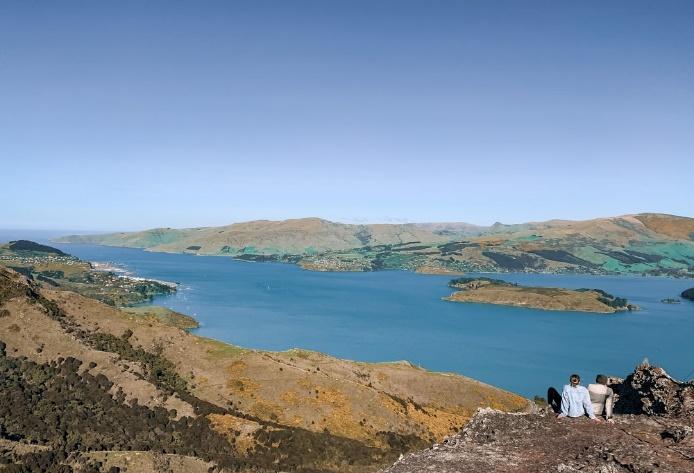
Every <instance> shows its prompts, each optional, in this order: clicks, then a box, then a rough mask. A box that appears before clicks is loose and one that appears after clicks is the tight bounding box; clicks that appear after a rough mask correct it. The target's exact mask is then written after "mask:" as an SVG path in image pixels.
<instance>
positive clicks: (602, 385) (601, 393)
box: [588, 374, 614, 422]
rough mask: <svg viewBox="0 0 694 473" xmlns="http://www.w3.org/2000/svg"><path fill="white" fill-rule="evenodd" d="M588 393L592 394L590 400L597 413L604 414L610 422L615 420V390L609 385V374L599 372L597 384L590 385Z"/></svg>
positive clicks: (596, 379)
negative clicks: (613, 409) (613, 414)
mask: <svg viewBox="0 0 694 473" xmlns="http://www.w3.org/2000/svg"><path fill="white" fill-rule="evenodd" d="M588 394H589V395H590V402H591V404H592V405H593V412H594V413H595V415H597V416H602V415H604V416H605V419H607V421H608V422H613V421H612V406H613V405H614V391H613V390H612V388H610V387H608V386H607V376H605V375H604V374H599V375H598V376H597V377H596V378H595V384H589V385H588Z"/></svg>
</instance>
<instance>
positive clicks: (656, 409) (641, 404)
mask: <svg viewBox="0 0 694 473" xmlns="http://www.w3.org/2000/svg"><path fill="white" fill-rule="evenodd" d="M613 389H614V390H615V392H616V393H617V395H618V396H619V399H618V401H617V402H616V404H615V412H617V413H623V414H647V415H667V416H691V415H694V384H693V383H691V382H690V383H683V382H679V381H677V380H674V379H672V378H671V377H670V376H669V375H668V374H667V373H666V372H665V370H664V369H662V368H658V367H656V366H650V365H647V364H646V365H642V366H639V367H638V368H637V369H636V370H635V371H634V372H633V373H632V374H630V375H629V376H628V377H627V378H626V379H625V380H624V381H623V382H622V383H619V384H617V385H613Z"/></svg>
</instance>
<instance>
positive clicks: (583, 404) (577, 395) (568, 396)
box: [557, 374, 600, 422]
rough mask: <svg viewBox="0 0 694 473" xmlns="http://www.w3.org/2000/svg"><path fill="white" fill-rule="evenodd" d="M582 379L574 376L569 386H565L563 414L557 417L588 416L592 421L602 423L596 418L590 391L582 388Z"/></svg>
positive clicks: (570, 379) (571, 377) (562, 395)
mask: <svg viewBox="0 0 694 473" xmlns="http://www.w3.org/2000/svg"><path fill="white" fill-rule="evenodd" d="M580 383H581V377H580V376H579V375H577V374H572V375H571V376H570V377H569V384H567V385H565V386H564V389H563V390H562V393H561V412H560V413H559V415H558V416H557V417H559V418H562V417H572V418H575V417H583V416H584V415H585V416H588V417H590V418H591V419H592V420H595V421H598V422H599V421H600V419H599V418H598V417H596V416H595V412H594V411H593V404H592V403H591V402H590V394H589V393H588V390H587V389H586V388H585V387H584V386H581V384H580Z"/></svg>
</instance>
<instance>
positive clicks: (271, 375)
mask: <svg viewBox="0 0 694 473" xmlns="http://www.w3.org/2000/svg"><path fill="white" fill-rule="evenodd" d="M0 273H1V274H0V276H1V277H0V286H2V287H4V288H9V289H7V290H5V291H4V292H3V290H1V289H2V288H0V305H1V306H2V309H4V310H6V311H7V313H5V316H3V317H0V340H1V341H2V343H3V344H4V346H5V352H6V356H7V357H10V358H7V359H5V360H7V362H9V363H14V365H12V366H15V368H16V367H17V366H20V367H24V368H22V369H29V368H26V366H28V365H27V363H34V364H38V365H36V366H38V367H39V368H40V367H41V366H44V367H46V368H40V369H43V370H46V369H49V368H47V367H48V366H49V364H51V363H53V364H55V363H58V366H61V365H60V364H61V363H64V362H63V361H60V360H63V359H65V358H67V357H74V358H76V359H77V360H79V361H81V366H82V368H80V370H83V369H86V370H87V371H78V374H77V377H78V378H79V376H82V377H83V379H84V380H85V381H84V382H87V381H89V380H90V379H92V378H93V377H96V378H94V379H98V376H100V375H102V376H103V377H104V378H103V379H104V380H108V382H109V383H113V385H112V386H111V387H110V388H108V393H111V395H113V394H115V393H116V392H120V393H121V394H119V397H118V399H119V401H118V402H122V403H123V404H118V405H115V406H112V407H110V408H109V409H111V410H113V409H120V410H121V411H123V412H124V414H122V415H125V416H126V417H127V416H131V417H129V418H132V419H133V420H132V421H131V422H133V423H135V424H136V423H137V422H140V421H139V420H137V419H141V418H142V414H137V415H135V417H132V415H134V414H132V415H131V414H129V412H130V410H131V409H133V408H130V407H129V406H131V405H132V404H133V402H134V400H135V399H137V404H138V405H139V406H141V407H139V408H138V409H148V410H152V409H157V408H164V409H167V410H169V411H171V412H173V411H172V410H173V409H175V414H170V416H171V415H173V416H174V417H170V416H169V417H170V419H169V420H165V421H162V422H164V423H165V424H166V423H169V424H166V425H169V427H165V426H164V424H162V427H161V429H160V430H162V431H166V429H169V428H174V429H175V428H177V427H176V425H178V424H170V423H171V422H174V421H175V422H190V421H186V419H195V418H198V421H196V422H198V423H197V424H196V427H195V428H196V429H202V430H201V431H200V432H201V433H200V436H202V437H201V438H207V437H205V436H209V438H210V439H211V440H210V442H213V443H214V442H222V443H221V444H219V445H217V446H214V448H213V449H212V450H206V448H205V447H204V446H198V447H194V446H193V447H190V448H188V447H186V445H185V444H182V445H181V446H180V447H179V450H180V452H174V453H182V454H184V456H185V455H188V456H198V457H200V458H201V459H202V460H204V461H203V462H202V463H200V462H199V464H198V466H200V465H203V464H205V462H208V461H214V462H218V463H219V462H222V463H223V462H224V461H228V462H231V460H229V458H232V457H233V458H235V460H234V461H233V462H231V463H229V465H231V464H232V463H233V464H237V463H238V461H240V460H239V459H242V460H243V461H244V462H246V463H247V464H248V465H255V466H256V467H259V466H262V467H263V468H267V471H274V470H275V469H281V468H286V469H295V468H296V467H297V465H299V466H301V468H312V469H315V470H316V471H347V472H349V471H354V472H357V471H359V472H360V471H374V470H375V469H377V467H378V466H379V465H383V464H387V463H389V462H390V461H392V460H393V459H394V458H396V457H397V455H399V453H400V452H403V451H408V450H411V449H416V448H421V447H423V446H425V445H427V444H428V443H430V442H431V441H432V440H434V439H437V440H440V439H441V438H442V437H443V436H444V435H447V434H449V433H451V432H454V431H456V430H457V429H459V428H460V427H461V426H462V425H463V424H464V423H465V422H466V421H467V419H469V417H470V416H471V415H472V413H473V412H474V411H475V409H476V408H477V407H480V406H492V407H497V408H501V409H505V410H519V409H523V408H524V407H525V406H526V405H527V401H526V400H524V399H523V398H521V397H519V396H516V395H513V394H510V393H507V392H505V391H502V390H499V389H496V388H494V387H491V386H488V385H485V384H482V383H479V382H477V381H474V380H472V379H469V378H465V377H463V376H457V375H444V374H436V373H430V372H427V371H424V370H421V369H418V368H415V367H412V366H410V365H409V364H407V363H385V364H366V363H356V362H350V361H344V360H338V359H335V358H332V357H329V356H326V355H322V354H319V353H313V352H306V351H301V350H293V351H289V352H282V353H271V352H260V351H253V350H245V349H241V348H238V347H233V346H230V345H226V344H223V343H220V342H216V341H213V340H209V339H204V338H200V337H196V336H194V335H191V334H189V333H187V332H185V331H183V330H180V329H178V328H175V327H172V326H169V325H167V324H165V323H163V322H161V321H160V320H158V319H157V318H153V317H149V318H145V317H141V316H136V315H132V314H128V313H125V312H123V311H120V310H117V309H115V308H112V307H109V306H106V305H104V304H102V303H100V302H98V301H96V300H93V299H88V298H85V297H82V296H79V295H77V294H74V293H71V292H67V291H54V290H48V289H38V288H36V287H34V288H31V287H29V286H27V285H26V283H24V282H23V281H22V280H21V278H20V277H18V276H17V275H16V273H11V272H8V271H6V270H0ZM56 314H58V315H56ZM21 356H25V357H27V361H25V362H22V363H23V364H22V363H20V364H17V363H18V362H15V361H12V360H17V359H19V358H17V357H21ZM32 366H33V365H32ZM157 366H158V367H159V368H157ZM16 369H19V368H16ZM31 369H32V370H35V369H36V368H31ZM79 373H84V374H79ZM70 376H74V375H70ZM84 376H87V378H84ZM90 376H91V377H92V378H90ZM29 379H31V378H29ZM73 382H74V381H73ZM94 382H95V381H92V385H90V386H92V387H91V388H90V389H91V390H92V391H90V392H97V394H98V389H97V391H94V389H96V388H94V386H93V385H94ZM98 383H102V381H99V382H98ZM103 383H104V385H105V386H108V385H107V384H106V383H105V382H103ZM98 385H101V384H98ZM77 386H80V384H79V383H78V385H77ZM97 397H98V396H97ZM100 402H102V401H100ZM104 402H105V401H104ZM109 402H110V403H111V404H113V403H112V401H109ZM18 406H19V405H18ZM33 409H34V412H38V411H36V408H33ZM56 409H60V405H57V406H56ZM100 409H101V408H100ZM104 409H105V408H104ZM109 412H110V411H109ZM153 412H154V411H153ZM162 412H163V411H162ZM37 415H39V414H37ZM164 418H166V416H165V417H164ZM153 419H154V420H153ZM156 419H160V416H159V415H157V416H154V417H152V418H149V420H148V422H155V421H156V422H158V420H156ZM175 419H178V420H175ZM8 422H9V421H8ZM16 422H22V421H21V419H19V420H16ZM41 422H43V423H44V424H45V423H48V424H50V423H51V422H52V421H51V420H49V419H46V420H43V421H41ZM84 422H86V423H88V422H89V420H88V418H87V419H86V420H85V421H84ZM7 425H10V423H8V424H7ZM41 425H43V424H41ZM100 425H106V424H103V422H102V424H100ZM85 426H86V424H85ZM171 426H173V427H171ZM105 428H106V427H105ZM133 428H135V427H133ZM152 428H154V427H149V428H148V429H149V430H151V429H152ZM85 429H86V430H85V431H90V428H88V427H85ZM205 429H206V430H205ZM186 432H187V431H186ZM107 434H108V432H107ZM46 435H47V434H46ZM108 435H116V434H115V433H113V434H108ZM156 435H157V434H155V436H156ZM60 438H62V437H60ZM107 438H111V437H107ZM134 438H139V437H137V436H135V437H134ZM157 438H158V437H157ZM196 438H197V437H196ZM282 438H284V439H286V440H284V441H281V440H280V439H282ZM224 439H226V440H224ZM290 439H291V440H290ZM55 442H58V440H51V438H50V437H49V438H48V439H47V440H45V441H43V443H44V444H46V445H47V446H51V448H64V446H63V447H58V444H56V443H55ZM82 442H83V443H84V442H88V439H83V440H82ZM102 442H106V444H105V445H106V447H108V445H107V443H108V442H107V441H102ZM121 442H126V443H127V442H131V440H130V437H128V438H126V439H125V440H121ZM138 442H144V443H137V444H134V445H133V447H134V448H135V449H138V448H137V447H138V446H139V445H144V446H147V445H149V446H150V447H151V448H152V449H154V450H155V451H158V450H157V448H160V447H157V445H160V443H157V442H159V440H157V439H156V438H150V440H146V439H145V440H142V439H140V440H138ZM148 442H149V443H148ZM190 442H193V440H190ZM224 442H227V446H224ZM277 442H279V445H280V447H279V448H276V447H272V445H278V444H277ZM39 443H41V442H39ZM165 444H166V443H165ZM133 447H130V448H133ZM208 448H212V446H210V447H208ZM97 449H98V448H97ZM139 449H142V448H139ZM144 449H145V450H148V449H150V448H144ZM106 450H109V448H106ZM227 451H228V452H233V455H232V457H224V456H220V455H222V453H223V452H227ZM186 452H187V453H186ZM220 452H221V453H220ZM169 453H171V452H169ZM148 455H150V456H151V455H152V454H148ZM112 458H113V457H112ZM225 458H226V460H225ZM179 460H180V459H179ZM179 460H177V461H179ZM347 460H350V461H352V464H351V465H350V464H349V463H348V462H347ZM180 461H181V462H183V463H185V461H183V460H180ZM275 461H279V463H274V462H275ZM273 465H274V466H273ZM282 465H284V466H282ZM292 465H293V466H292ZM191 468H192V467H191ZM201 468H202V467H201ZM183 471H184V470H183ZM200 471H204V470H200ZM261 471H265V470H261ZM296 471H303V470H296Z"/></svg>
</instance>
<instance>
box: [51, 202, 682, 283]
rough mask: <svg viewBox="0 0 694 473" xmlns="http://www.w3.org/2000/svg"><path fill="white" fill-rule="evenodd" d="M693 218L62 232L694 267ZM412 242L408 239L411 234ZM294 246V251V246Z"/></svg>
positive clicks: (431, 265) (449, 260) (160, 245)
mask: <svg viewBox="0 0 694 473" xmlns="http://www.w3.org/2000/svg"><path fill="white" fill-rule="evenodd" d="M693 229H694V219H691V218H687V217H675V216H670V215H661V214H639V215H632V216H623V217H612V218H601V219H593V220H586V221H566V220H551V221H548V222H536V223H526V224H520V225H502V224H495V225H493V226H491V227H486V228H485V227H474V226H469V225H466V224H454V223H449V224H406V225H345V224H340V223H334V222H328V221H325V220H320V219H298V220H286V221H281V222H270V221H256V222H246V223H240V224H234V225H230V226H227V227H218V228H199V229H187V230H169V229H164V230H162V229H155V230H148V231H145V232H138V233H124V234H111V235H96V236H72V237H65V238H63V239H62V241H69V242H92V243H100V244H107V245H116V246H135V247H141V248H148V249H150V250H153V251H171V252H182V251H186V252H192V253H196V254H210V255H229V256H235V257H241V258H244V259H255V260H267V259H274V260H280V261H292V262H298V263H299V264H301V266H302V267H304V268H306V269H310V270H318V271H371V270H379V269H406V270H415V271H420V272H425V273H459V272H469V271H526V272H550V273H567V272H568V273H571V272H579V273H636V274H667V275H672V276H685V277H692V276H694V241H693V240H692V234H693ZM407 243H409V244H407ZM290 255H293V256H290Z"/></svg>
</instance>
